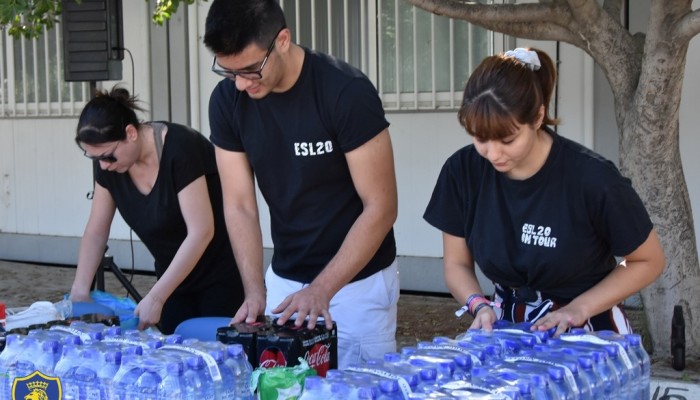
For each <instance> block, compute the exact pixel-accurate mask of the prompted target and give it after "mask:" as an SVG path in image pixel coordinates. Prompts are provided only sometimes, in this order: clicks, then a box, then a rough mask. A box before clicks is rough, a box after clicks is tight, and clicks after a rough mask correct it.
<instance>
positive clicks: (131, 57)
mask: <svg viewBox="0 0 700 400" xmlns="http://www.w3.org/2000/svg"><path fill="white" fill-rule="evenodd" d="M112 50H123V51H125V52H126V53H127V54H129V60H130V61H131V94H132V95H133V96H135V95H136V68H135V67H134V55H133V54H131V51H130V50H129V49H127V48H126V47H112ZM129 248H130V249H131V276H129V283H132V282H133V281H134V275H135V274H136V266H135V262H134V258H135V256H134V230H133V229H131V227H129ZM127 296H128V291H127Z"/></svg>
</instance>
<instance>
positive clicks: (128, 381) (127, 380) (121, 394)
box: [112, 354, 145, 400]
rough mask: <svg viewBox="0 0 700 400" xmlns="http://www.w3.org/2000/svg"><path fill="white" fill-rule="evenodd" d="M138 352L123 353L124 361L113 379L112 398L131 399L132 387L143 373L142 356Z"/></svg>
mask: <svg viewBox="0 0 700 400" xmlns="http://www.w3.org/2000/svg"><path fill="white" fill-rule="evenodd" d="M142 357H145V356H142V355H138V354H122V363H121V365H120V366H119V369H118V370H117V373H116V375H114V379H113V380H112V400H127V399H129V400H130V397H129V396H130V389H131V388H132V387H133V386H134V385H135V384H136V380H137V379H139V377H140V376H141V374H142V373H143V368H141V366H140V364H141V358H142Z"/></svg>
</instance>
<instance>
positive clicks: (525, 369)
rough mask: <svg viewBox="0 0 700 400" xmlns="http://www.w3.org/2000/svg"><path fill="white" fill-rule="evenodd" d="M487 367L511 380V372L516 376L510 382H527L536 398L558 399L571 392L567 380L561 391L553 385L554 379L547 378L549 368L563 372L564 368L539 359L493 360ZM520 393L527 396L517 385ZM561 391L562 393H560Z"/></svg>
mask: <svg viewBox="0 0 700 400" xmlns="http://www.w3.org/2000/svg"><path fill="white" fill-rule="evenodd" d="M487 368H489V370H490V371H491V372H492V374H493V375H496V374H498V375H500V376H501V377H511V379H512V380H513V379H514V378H513V374H515V377H516V378H519V379H515V380H513V381H512V382H511V383H513V384H515V383H516V382H523V381H524V382H527V384H528V387H529V390H530V391H531V392H532V396H534V398H536V399H540V398H542V399H548V398H553V399H560V398H565V396H566V395H567V393H571V392H572V391H573V389H572V388H571V387H570V386H568V385H569V382H565V385H567V386H566V387H565V388H564V390H563V391H562V390H561V388H557V387H555V386H554V381H552V380H551V379H550V378H549V369H550V368H559V369H561V370H562V373H564V372H565V371H564V369H563V368H560V367H556V366H552V365H550V364H548V363H546V362H542V361H541V360H534V361H527V360H525V359H522V360H519V361H517V362H511V361H506V360H501V361H494V362H492V363H490V364H489V365H488V366H487ZM519 388H520V389H521V390H520V395H521V396H523V397H525V398H527V395H526V394H525V393H523V390H522V389H523V387H519ZM562 392H563V393H564V394H563V395H562Z"/></svg>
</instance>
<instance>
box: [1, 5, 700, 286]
mask: <svg viewBox="0 0 700 400" xmlns="http://www.w3.org/2000/svg"><path fill="white" fill-rule="evenodd" d="M695 3H698V1H696V2H695ZM142 4H143V5H142ZM208 6H209V3H208V2H199V4H198V5H197V6H191V7H189V8H188V13H189V15H188V18H180V19H179V20H180V21H179V22H174V23H179V24H181V26H178V29H180V28H183V26H184V27H186V28H187V29H189V31H190V34H189V37H190V38H192V39H191V40H190V41H189V43H188V44H189V46H190V48H189V49H188V51H189V54H191V55H193V56H194V55H197V57H196V58H195V57H190V60H189V70H190V81H189V82H182V83H180V84H181V85H187V86H188V87H189V92H190V96H191V97H190V102H189V103H186V104H185V105H181V107H186V108H189V120H190V121H191V124H192V126H194V127H195V128H197V129H199V130H200V131H202V132H203V133H204V134H205V135H207V136H208V134H209V129H208V119H207V107H208V99H209V94H210V92H211V90H212V88H213V87H214V85H215V84H216V82H217V81H218V77H217V76H215V75H214V74H212V73H211V72H210V71H209V66H210V65H211V54H209V52H208V51H207V50H206V48H204V46H203V45H202V44H201V35H202V33H203V22H204V19H205V17H206V10H207V8H208ZM147 7H148V5H147V4H146V3H138V4H136V3H135V4H133V5H131V4H130V6H129V7H125V9H124V13H125V20H126V21H129V24H128V26H129V29H128V30H126V31H125V45H126V47H127V48H129V49H130V50H131V52H132V54H133V55H134V65H135V68H134V69H135V73H134V74H133V75H132V73H131V68H130V60H129V58H128V56H127V58H125V60H124V68H123V70H124V80H123V84H124V85H125V87H127V88H128V89H129V90H131V91H135V92H136V93H138V94H139V96H140V97H141V98H142V99H143V100H145V101H146V104H148V103H149V102H150V100H151V98H157V99H161V98H164V96H163V94H162V93H161V92H162V90H161V89H162V87H161V88H160V89H159V88H158V87H155V88H154V87H153V86H154V85H153V84H152V83H153V81H155V78H152V77H154V76H158V74H159V71H160V70H161V69H162V68H164V65H165V64H164V62H172V60H171V59H168V58H167V57H169V56H168V55H167V54H165V53H168V52H163V51H162V49H160V50H157V49H154V50H153V51H151V49H150V45H149V43H150V41H149V40H147V39H146V38H148V37H149V36H150V35H151V31H152V30H153V29H164V28H157V27H153V26H152V25H151V24H150V22H149V21H148V18H147V16H148V14H149V11H148V10H147ZM183 7H184V6H183ZM641 18H642V17H638V19H641ZM177 32H178V34H180V33H179V32H180V31H179V30H178V31H177ZM163 34H164V33H163V32H162V31H158V32H157V35H161V36H162V35H163ZM194 38H197V39H194ZM161 43H162V41H161ZM697 43H698V39H697V38H696V39H695V40H694V41H693V42H692V45H691V48H690V52H689V55H688V65H687V68H686V70H687V71H688V74H687V75H686V80H685V84H684V89H683V90H684V92H683V96H684V97H683V102H682V104H681V142H682V154H683V158H684V162H685V173H686V177H687V181H688V187H689V190H690V193H691V200H692V201H693V205H694V209H696V210H700V179H699V178H700V176H698V175H700V172H698V171H700V165H698V164H700V160H698V159H697V157H693V154H692V149H694V148H697V147H698V145H700V137H699V136H698V135H695V132H694V127H695V126H699V125H700V121H698V119H700V113H697V112H696V110H695V108H696V107H697V106H696V104H698V100H699V99H698V98H697V97H700V95H699V94H698V93H700V91H698V90H697V88H698V85H699V84H700V77H699V76H698V75H697V74H694V73H692V72H691V71H695V70H696V69H697V68H698V66H700V49H699V48H698V45H697ZM183 45H184V44H183ZM517 45H519V46H537V47H540V48H543V49H545V50H546V51H547V52H548V53H549V54H550V55H552V56H553V57H556V56H557V55H558V56H559V59H560V60H561V63H560V68H561V76H560V80H559V87H558V92H557V102H556V103H557V114H558V116H559V117H560V118H561V120H562V125H561V126H560V127H559V128H558V130H559V133H560V134H562V135H563V136H566V137H569V138H571V139H574V140H576V141H579V142H581V143H583V144H585V145H587V146H589V147H594V148H595V149H596V150H599V151H601V152H602V153H604V154H605V151H606V150H607V149H608V148H610V146H609V145H608V144H607V143H608V142H609V141H611V140H612V141H613V142H614V141H615V138H616V129H615V126H614V124H615V122H614V118H613V117H612V116H611V115H608V114H606V113H602V112H601V111H602V110H605V108H603V109H602V110H601V107H600V105H601V104H604V103H603V101H604V99H605V96H604V95H603V92H604V89H605V83H604V82H601V80H600V77H599V76H596V74H595V73H594V66H593V62H592V61H591V60H590V58H589V57H588V56H586V55H585V54H584V53H583V52H582V51H580V50H578V49H576V48H573V47H571V46H569V45H566V44H560V45H558V46H557V45H556V44H555V43H552V42H545V43H540V42H538V43H535V42H531V41H522V40H518V41H517ZM164 58H165V61H163V60H164ZM113 83H114V82H105V83H102V84H101V85H100V86H103V87H111V85H112V84H113ZM171 85H172V84H171ZM171 89H172V90H173V92H182V87H178V88H171ZM154 92H158V95H154V94H153V93H154ZM601 96H602V97H601ZM160 101H161V100H158V102H159V104H158V106H152V107H150V108H151V109H152V110H155V111H154V115H155V117H154V118H160V116H159V115H160V114H161V113H166V112H170V111H168V110H171V109H170V108H164V107H162V104H160ZM596 106H598V107H597V108H596ZM159 110H162V111H159ZM143 118H144V119H150V118H151V114H147V115H144V116H143ZM387 118H388V119H389V121H390V122H391V127H390V132H391V136H392V141H393V145H394V153H395V161H396V171H397V181H398V190H399V217H398V220H397V222H396V225H395V233H396V238H397V246H398V252H399V255H400V257H401V258H400V265H401V268H402V287H403V288H404V289H410V290H427V291H445V290H446V289H445V286H444V282H443V281H442V267H441V259H440V257H441V255H442V244H441V234H440V232H438V231H437V230H436V229H434V228H432V227H431V226H429V225H428V224H427V223H425V222H424V221H423V219H422V214H423V211H424V208H425V206H426V204H427V202H428V199H429V197H430V194H431V192H432V189H433V185H434V183H435V179H436V177H437V174H438V172H439V170H440V168H441V166H442V164H443V162H444V161H445V159H446V158H447V157H448V156H449V155H450V154H452V153H453V152H454V151H456V150H457V149H458V148H459V147H461V146H464V145H466V144H468V143H469V138H468V136H467V135H466V134H465V133H464V131H463V129H462V128H461V127H460V126H459V124H458V123H457V119H456V116H455V112H415V113H409V112H392V113H389V114H388V115H387ZM75 125H76V119H75V118H61V119H58V118H54V119H0V259H13V260H25V261H36V262H50V263H60V264H75V262H76V255H77V250H78V244H79V240H80V236H81V235H82V231H83V228H84V224H85V222H86V220H87V217H88V213H89V208H90V201H89V200H87V199H86V193H87V192H88V191H90V190H91V188H92V172H91V169H90V162H89V161H88V160H87V159H85V158H84V157H82V155H81V153H80V151H79V150H78V149H77V148H76V146H75V144H74V143H73V134H74V129H75ZM594 132H595V135H594ZM601 132H603V133H601ZM601 135H602V136H601ZM601 144H604V145H602V146H601ZM605 155H606V156H608V157H610V158H613V159H614V157H616V153H615V152H612V153H610V154H605ZM261 217H262V225H263V232H264V244H265V245H266V246H268V247H271V245H272V243H271V240H270V235H269V228H268V227H269V218H268V216H267V214H266V212H265V208H264V206H263V207H262V209H261ZM695 220H696V221H698V220H699V218H695ZM111 238H112V239H111V240H110V242H109V246H110V254H112V255H114V257H115V262H116V263H117V265H119V266H121V267H122V268H130V267H131V264H132V261H131V260H132V250H131V238H133V239H134V243H135V247H134V249H135V250H134V253H135V258H134V263H133V264H134V267H135V268H137V269H144V270H152V258H151V257H150V255H149V254H148V253H147V251H146V250H145V248H144V247H143V245H142V244H140V242H139V241H138V238H136V237H133V236H132V235H131V232H130V230H129V229H128V227H127V226H126V225H125V224H124V222H123V221H122V220H121V218H120V217H119V216H118V215H117V217H116V220H115V223H114V225H113V227H112V231H111ZM266 254H267V256H268V260H269V251H268V252H266Z"/></svg>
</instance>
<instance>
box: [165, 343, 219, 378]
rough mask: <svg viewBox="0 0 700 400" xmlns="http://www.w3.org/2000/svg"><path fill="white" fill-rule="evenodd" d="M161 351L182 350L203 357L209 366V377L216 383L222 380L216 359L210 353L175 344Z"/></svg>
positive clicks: (168, 345) (166, 346)
mask: <svg viewBox="0 0 700 400" xmlns="http://www.w3.org/2000/svg"><path fill="white" fill-rule="evenodd" d="M161 349H166V350H167V349H171V350H181V351H186V352H188V353H192V354H195V355H198V356H200V357H202V359H204V363H205V364H206V365H207V369H209V375H211V379H212V380H213V381H214V382H218V381H220V380H221V371H219V365H218V364H217V363H216V360H215V359H214V357H212V356H210V355H209V353H207V352H205V351H202V350H198V349H195V348H192V347H189V346H179V345H175V344H167V345H165V346H163V347H161Z"/></svg>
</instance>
